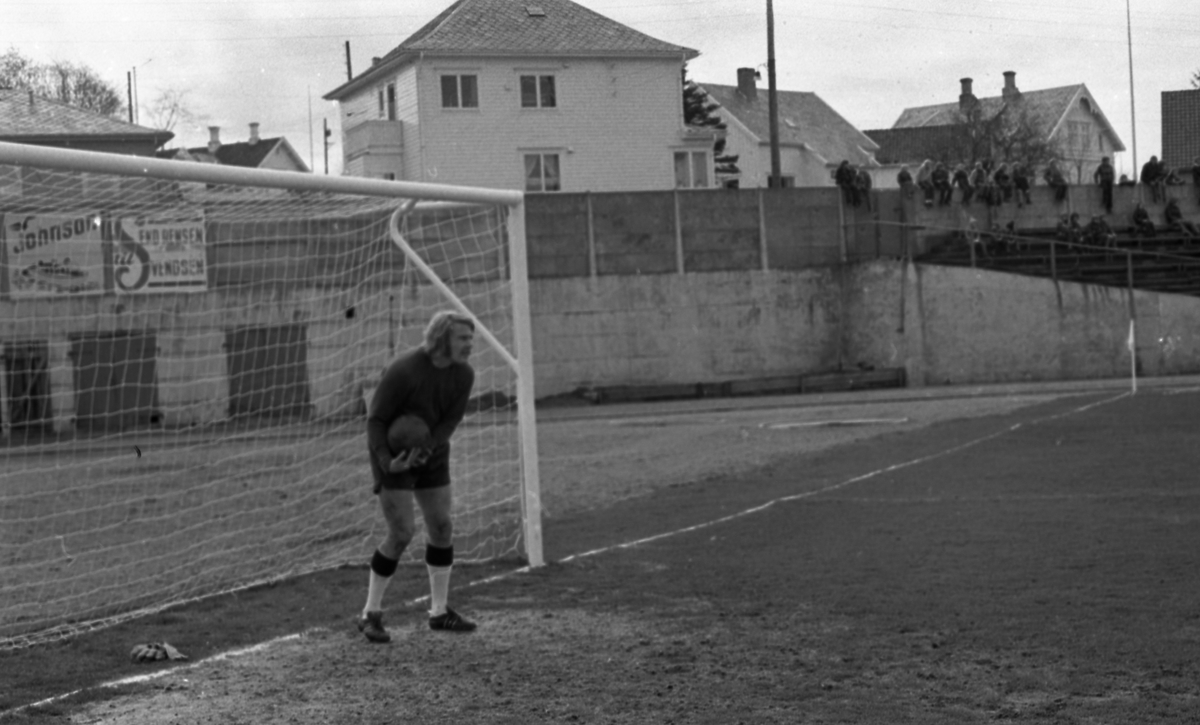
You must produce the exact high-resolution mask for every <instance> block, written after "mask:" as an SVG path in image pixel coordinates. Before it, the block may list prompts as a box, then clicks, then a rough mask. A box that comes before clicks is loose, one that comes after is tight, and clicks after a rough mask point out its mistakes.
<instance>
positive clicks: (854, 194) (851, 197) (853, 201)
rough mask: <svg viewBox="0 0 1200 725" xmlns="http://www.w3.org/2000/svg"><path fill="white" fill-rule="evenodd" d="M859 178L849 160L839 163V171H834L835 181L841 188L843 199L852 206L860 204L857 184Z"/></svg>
mask: <svg viewBox="0 0 1200 725" xmlns="http://www.w3.org/2000/svg"><path fill="white" fill-rule="evenodd" d="M857 178H858V174H857V173H855V171H854V167H853V166H851V165H850V162H849V161H845V160H843V161H842V163H840V164H838V167H837V171H835V172H833V181H834V183H836V184H837V185H838V187H840V188H841V190H842V199H843V200H844V201H845V202H846V203H847V204H849V205H850V206H858V188H857V187H856V186H855V182H856V180H857Z"/></svg>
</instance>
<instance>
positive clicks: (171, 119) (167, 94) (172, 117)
mask: <svg viewBox="0 0 1200 725" xmlns="http://www.w3.org/2000/svg"><path fill="white" fill-rule="evenodd" d="M146 117H147V121H148V124H149V126H150V127H151V128H154V129H157V130H159V131H174V130H175V128H176V126H178V125H180V124H184V125H191V124H193V123H194V122H195V121H196V114H195V113H193V112H192V110H191V108H190V107H189V106H188V104H187V91H180V90H176V89H174V88H168V89H167V90H165V91H163V92H162V93H159V94H158V96H156V97H155V99H154V100H153V101H152V102H151V103H150V106H149V107H148V108H146Z"/></svg>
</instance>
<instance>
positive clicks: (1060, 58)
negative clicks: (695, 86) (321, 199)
mask: <svg viewBox="0 0 1200 725" xmlns="http://www.w3.org/2000/svg"><path fill="white" fill-rule="evenodd" d="M513 1H514V2H519V1H521V0H513ZM577 1H578V2H580V4H582V5H584V6H586V7H588V8H590V9H591V10H593V11H595V12H598V13H600V14H602V15H605V16H607V17H608V18H611V19H613V20H616V21H618V22H620V23H623V24H625V25H627V26H629V27H631V28H634V29H636V30H638V31H641V32H643V33H645V34H647V35H650V36H652V37H654V38H657V39H659V40H663V41H666V42H669V43H674V44H677V45H682V46H686V47H689V48H692V49H694V50H697V51H699V52H700V56H699V57H698V58H696V59H694V60H692V61H691V62H690V63H689V64H688V77H689V78H691V79H692V80H695V81H698V82H700V83H704V82H710V83H718V84H724V85H736V83H737V69H738V68H742V67H758V68H760V69H761V70H762V80H761V81H760V83H759V88H760V89H764V90H765V89H766V88H767V87H768V73H767V62H768V60H769V58H770V57H771V53H770V51H769V43H768V38H769V33H768V24H767V0H577ZM451 2H452V0H337V2H330V1H329V0H236V1H230V0H0V16H2V18H3V19H2V21H0V51H2V50H8V49H10V48H12V49H16V50H17V51H18V52H20V53H21V54H22V55H24V56H26V57H29V58H32V59H33V60H35V61H39V62H45V63H48V62H51V61H58V60H65V61H69V62H73V63H82V64H85V65H87V66H89V67H91V68H92V69H94V70H95V71H96V72H97V73H99V75H100V76H101V77H103V78H104V79H105V80H107V81H109V82H110V83H112V84H113V85H114V86H116V87H118V88H119V89H120V90H121V92H122V93H126V92H127V90H128V86H129V85H130V84H129V83H128V81H129V79H130V78H131V77H132V78H134V79H136V83H134V84H132V85H133V86H134V89H135V93H136V96H135V98H136V104H135V105H136V106H137V108H138V116H137V121H138V122H139V123H140V124H141V125H151V126H152V125H154V124H153V123H152V119H153V113H152V111H151V110H150V109H151V107H152V105H153V102H154V101H155V100H156V99H157V98H159V97H160V96H161V95H162V94H164V93H168V92H172V93H176V94H182V98H183V103H184V106H185V107H186V108H187V109H188V110H189V111H190V113H191V114H192V116H193V118H192V119H190V120H189V121H188V122H186V123H181V124H179V125H177V126H175V127H174V128H173V131H174V132H175V134H176V139H175V140H174V141H173V142H171V144H169V145H172V146H202V145H204V144H205V143H206V142H207V141H208V138H209V131H208V127H210V126H219V127H220V128H221V131H220V136H221V139H222V141H226V142H232V141H243V140H246V138H247V137H248V136H249V124H250V123H252V122H257V123H259V124H260V134H261V135H262V136H263V137H275V136H285V137H286V138H287V139H288V141H289V142H290V143H291V144H292V146H293V147H294V148H295V149H296V151H297V152H299V154H300V156H301V157H302V158H304V160H305V161H306V162H307V163H308V164H309V166H310V168H312V169H313V170H314V171H316V172H317V173H324V172H325V171H326V169H328V171H329V173H332V174H337V173H340V171H341V163H340V157H341V148H340V144H338V143H337V139H338V137H339V135H340V128H339V126H338V114H337V111H336V107H335V106H334V104H332V103H330V102H328V101H325V100H322V96H323V95H325V94H326V93H328V92H329V91H331V90H333V89H334V88H336V87H337V86H339V85H340V84H342V83H343V82H345V80H346V78H347V75H346V73H347V57H346V43H347V42H348V43H349V44H350V66H351V69H352V70H353V71H354V72H355V73H360V72H362V71H363V70H365V69H366V68H367V67H368V66H369V65H370V63H371V58H372V57H375V56H383V55H385V54H386V53H387V52H388V51H390V50H391V49H393V48H395V47H396V46H397V45H399V44H400V43H401V42H402V41H403V40H404V39H405V38H407V37H408V36H409V35H410V34H412V33H413V32H414V31H416V30H417V29H418V28H420V27H421V26H422V25H424V24H425V23H426V22H427V21H429V20H430V19H432V18H433V17H434V16H435V15H437V13H439V12H440V11H441V10H443V9H445V8H446V7H447V6H448V5H449V4H450V3H451ZM1127 2H1128V6H1127ZM1127 7H1128V8H1129V20H1130V22H1129V24H1128V25H1127V23H1126V8H1127ZM773 14H774V23H773V25H774V59H775V69H776V88H777V89H778V90H782V91H808V92H815V93H816V94H817V95H818V96H820V97H821V98H822V99H824V101H825V102H826V103H828V104H829V105H830V106H831V107H832V108H833V109H834V110H836V111H837V112H838V113H840V114H841V115H842V116H843V117H844V118H846V119H847V120H848V121H849V122H850V123H852V124H853V125H854V126H856V127H857V128H859V129H861V130H870V129H878V128H889V127H890V126H891V125H892V124H893V123H894V122H895V120H896V119H897V118H898V117H899V116H900V113H901V111H903V110H904V109H905V108H908V107H913V106H925V105H932V104H938V103H950V102H956V101H957V100H958V95H959V93H960V91H961V84H960V79H961V78H972V79H973V80H974V84H973V86H974V88H973V90H974V93H975V95H976V96H978V97H987V96H994V95H999V93H1000V89H1001V88H1002V87H1003V85H1004V76H1003V73H1004V71H1014V72H1015V73H1016V84H1017V87H1018V88H1020V89H1021V90H1025V91H1029V90H1038V89H1042V88H1054V87H1059V86H1066V85H1075V84H1079V83H1083V84H1086V85H1087V87H1088V89H1089V90H1090V91H1091V92H1092V94H1093V96H1094V97H1095V99H1096V101H1097V102H1098V105H1099V107H1100V110H1101V111H1102V112H1103V113H1104V115H1105V116H1106V117H1107V118H1108V120H1109V122H1110V123H1111V124H1112V125H1113V127H1114V128H1115V130H1116V132H1117V135H1118V136H1119V137H1120V138H1121V140H1122V141H1123V142H1124V144H1125V147H1126V151H1125V152H1124V153H1120V154H1117V156H1116V159H1115V162H1116V165H1117V167H1118V171H1120V172H1129V171H1130V170H1131V169H1132V168H1133V166H1134V151H1135V148H1134V146H1135V138H1134V132H1133V129H1134V127H1135V126H1136V129H1137V133H1136V160H1137V165H1138V166H1140V165H1141V164H1142V163H1144V162H1145V161H1146V160H1147V159H1149V157H1150V156H1151V155H1161V148H1160V146H1161V94H1162V92H1163V91H1176V90H1186V89H1189V88H1191V78H1192V75H1193V74H1194V73H1195V72H1197V71H1198V70H1200V3H1190V2H1180V0H1040V1H1039V0H1003V1H992V0H921V2H912V0H836V2H835V1H834V0H823V1H822V2H817V1H816V0H773ZM1130 39H1131V42H1130ZM1130 51H1132V83H1131V74H1130ZM1131 93H1132V102H1131ZM324 123H328V125H329V127H330V128H331V129H333V136H334V141H335V143H334V145H332V146H331V147H330V148H329V152H328V158H329V161H328V166H327V165H326V160H325V152H324V151H323V149H322V129H323V124H324Z"/></svg>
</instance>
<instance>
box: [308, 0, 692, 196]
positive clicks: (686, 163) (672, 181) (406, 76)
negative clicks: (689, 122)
mask: <svg viewBox="0 0 1200 725" xmlns="http://www.w3.org/2000/svg"><path fill="white" fill-rule="evenodd" d="M697 55H698V53H697V52H696V51H695V50H692V49H690V48H684V47H681V46H678V45H672V44H671V43H666V42H664V41H661V40H657V39H655V38H651V37H650V36H648V35H645V34H643V33H640V32H638V31H636V30H633V29H632V28H629V27H627V26H624V25H622V24H620V23H617V22H615V21H613V20H610V19H608V18H606V17H604V16H602V15H599V14H597V13H594V12H592V11H591V10H588V9H587V8H585V7H583V6H581V5H579V4H577V3H574V2H571V1H570V0H530V1H529V2H516V1H514V0H458V1H457V2H455V3H454V4H453V5H451V6H450V7H448V8H446V9H445V10H444V11H442V12H441V13H440V14H439V15H438V16H437V17H435V18H434V19H433V20H431V21H429V22H428V23H427V24H426V25H425V26H424V27H422V28H421V29H420V30H418V31H417V32H415V33H413V34H412V35H411V36H410V37H409V38H408V39H407V40H405V41H404V42H402V43H401V44H400V45H399V46H397V47H396V48H395V49H393V50H392V51H391V52H389V53H388V54H387V55H385V56H384V57H382V58H378V59H375V61H374V62H373V63H372V65H371V67H370V68H368V69H367V70H366V71H364V72H362V73H360V74H358V75H356V76H354V77H353V78H351V79H350V80H348V81H347V82H346V83H344V84H342V85H341V86H339V87H337V88H335V89H334V90H332V91H330V92H329V93H328V94H326V95H325V98H326V99H327V100H333V101H337V102H338V104H339V119H340V123H341V131H342V149H343V158H344V166H343V173H346V174H348V175H352V176H367V177H374V178H389V179H404V180H410V181H426V182H436V183H447V184H469V185H473V186H487V187H495V188H516V189H522V190H525V191H531V192H541V191H616V190H620V191H636V190H651V189H670V188H675V187H677V186H684V187H692V186H711V185H713V180H712V145H713V141H714V140H715V137H714V136H713V135H712V133H710V132H708V131H704V132H697V131H696V130H694V129H692V130H689V129H685V128H684V124H683V102H682V98H683V75H682V72H683V65H684V63H685V62H686V61H688V60H689V59H691V58H695V57H696V56H697Z"/></svg>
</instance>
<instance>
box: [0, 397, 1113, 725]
mask: <svg viewBox="0 0 1200 725" xmlns="http://www.w3.org/2000/svg"><path fill="white" fill-rule="evenodd" d="M1130 395H1132V393H1129V392H1124V393H1121V394H1120V395H1117V396H1115V397H1112V398H1107V399H1105V400H1100V401H1096V402H1095V403H1088V404H1087V405H1083V406H1080V407H1078V408H1075V409H1073V410H1068V411H1066V412H1064V413H1057V414H1055V415H1048V416H1045V417H1043V418H1038V419H1036V420H1033V421H1030V422H1029V423H1028V425H1038V424H1039V423H1044V422H1046V421H1050V420H1056V419H1058V418H1065V417H1067V416H1071V415H1076V414H1078V413H1082V412H1084V411H1087V410H1090V409H1092V408H1096V407H1099V406H1101V405H1107V404H1109V403H1114V402H1116V401H1118V400H1120V399H1122V398H1127V397H1129V396H1130ZM1023 425H1025V424H1024V423H1014V424H1013V425H1011V426H1009V427H1008V428H1005V429H1004V430H1000V431H997V432H995V433H991V434H989V435H985V436H982V437H980V438H976V439H974V440H971V441H967V442H966V443H960V444H959V445H957V446H952V447H950V448H947V449H945V450H943V451H939V452H938V453H931V454H929V455H928V456H921V457H920V458H913V459H912V460H909V461H905V462H903V463H895V464H892V465H890V466H884V467H883V468H878V469H876V470H874V471H870V472H868V473H864V474H861V475H858V476H854V477H852V478H848V479H846V480H845V481H842V482H840V483H835V484H832V485H830V486H825V487H824V488H818V489H814V490H812V491H805V492H804V493H796V494H792V495H790V496H781V497H779V498H776V499H772V500H770V501H767V502H766V503H762V504H759V505H758V506H753V507H751V508H748V509H744V510H742V511H738V512H737V513H733V514H729V515H728V516H722V517H720V518H717V519H712V520H709V521H705V522H702V523H699V524H693V525H692V526H685V527H683V528H679V529H675V530H674V531H667V532H663V533H661V534H655V535H654V536H647V537H645V538H642V539H636V540H634V541H626V542H623V543H620V544H613V545H612V546H605V547H601V548H599V549H592V550H591V551H584V552H580V553H578V554H571V555H570V556H566V557H564V558H562V559H559V560H558V561H556V562H554V563H555V564H569V563H570V562H572V561H575V560H577V559H584V558H587V557H592V556H599V555H601V554H607V553H609V552H611V551H617V550H620V549H632V548H634V547H636V546H642V545H643V544H649V543H651V542H654V541H660V540H662V539H667V538H670V537H672V536H678V535H680V534H687V533H691V532H693V531H700V530H701V529H707V528H710V527H712V526H717V525H718V524H723V523H726V522H729V521H734V520H736V519H740V518H743V517H745V516H749V515H751V514H756V513H758V512H760V511H765V510H767V509H769V508H771V507H772V506H774V505H775V504H778V503H787V502H789V501H799V500H802V499H806V498H812V497H813V496H819V495H820V494H823V493H829V492H830V491H836V490H838V489H841V488H845V487H847V486H849V485H851V484H855V483H861V482H862V481H866V480H868V479H871V478H875V477H876V476H881V475H883V474H885V473H891V472H892V471H899V470H901V469H904V468H911V467H912V466H916V465H919V464H921V463H926V462H928V461H932V460H936V459H938V458H942V457H944V456H948V455H951V454H954V453H958V452H959V451H963V450H966V449H968V448H972V447H974V446H977V445H979V444H980V443H986V442H987V441H990V440H993V439H995V438H999V437H1000V436H1002V435H1005V434H1008V433H1011V432H1013V431H1015V430H1017V429H1018V428H1021V427H1022V426H1023ZM531 570H532V567H529V566H523V567H520V568H519V569H514V570H512V571H509V572H504V573H501V574H496V575H494V576H490V577H487V578H486V579H479V580H476V581H471V582H467V583H466V584H463V585H462V587H461V588H463V589H470V588H473V587H477V586H484V585H486V584H493V583H495V582H499V581H505V580H507V579H512V578H513V577H516V576H518V575H520V574H525V573H528V572H529V571H531ZM428 599H429V595H425V596H423V597H417V598H416V599H411V600H409V601H408V602H406V603H405V606H414V605H417V604H420V603H421V602H424V601H427V600H428ZM326 631H330V630H329V628H328V627H314V628H311V629H307V630H305V631H304V632H299V633H296V634H289V635H284V636H282V637H276V638H275V639H270V640H267V641H266V642H261V643H259V644H256V645H251V646H249V647H243V648H240V649H235V650H230V651H228V652H221V653H218V654H215V655H212V656H210V657H205V658H204V659H201V660H196V661H195V662H192V663H189V664H186V665H179V666H177V667H172V668H170V669H164V670H159V671H157V672H152V673H149V674H145V675H136V676H134V677H126V678H124V679H120V680H114V681H112V682H105V683H103V684H100V685H96V686H95V687H91V688H82V689H79V690H75V691H73V692H68V693H66V694H64V695H55V696H54V697H50V698H47V699H45V700H40V701H38V702H35V703H32V704H29V705H22V706H21V707H17V708H14V709H12V710H7V711H4V712H0V718H3V717H6V716H8V715H13V714H16V713H18V712H21V711H22V710H26V709H28V708H31V707H43V706H45V705H49V704H52V703H54V702H58V701H60V700H63V699H65V698H68V697H71V696H73V695H76V694H79V693H81V692H85V691H87V690H91V689H104V688H111V687H120V686H122V685H134V684H139V683H141V682H149V681H151V680H156V679H158V678H160V677H165V676H167V675H172V674H176V673H179V672H186V671H188V670H192V669H195V668H197V667H200V666H201V665H205V664H208V663H212V662H220V661H222V660H226V659H229V658H231V657H241V656H243V655H248V654H254V653H256V652H261V651H263V650H266V649H268V648H270V647H273V646H275V645H277V644H280V643H282V642H289V641H291V640H295V639H299V638H301V637H303V636H305V635H308V634H313V633H316V632H326Z"/></svg>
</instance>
